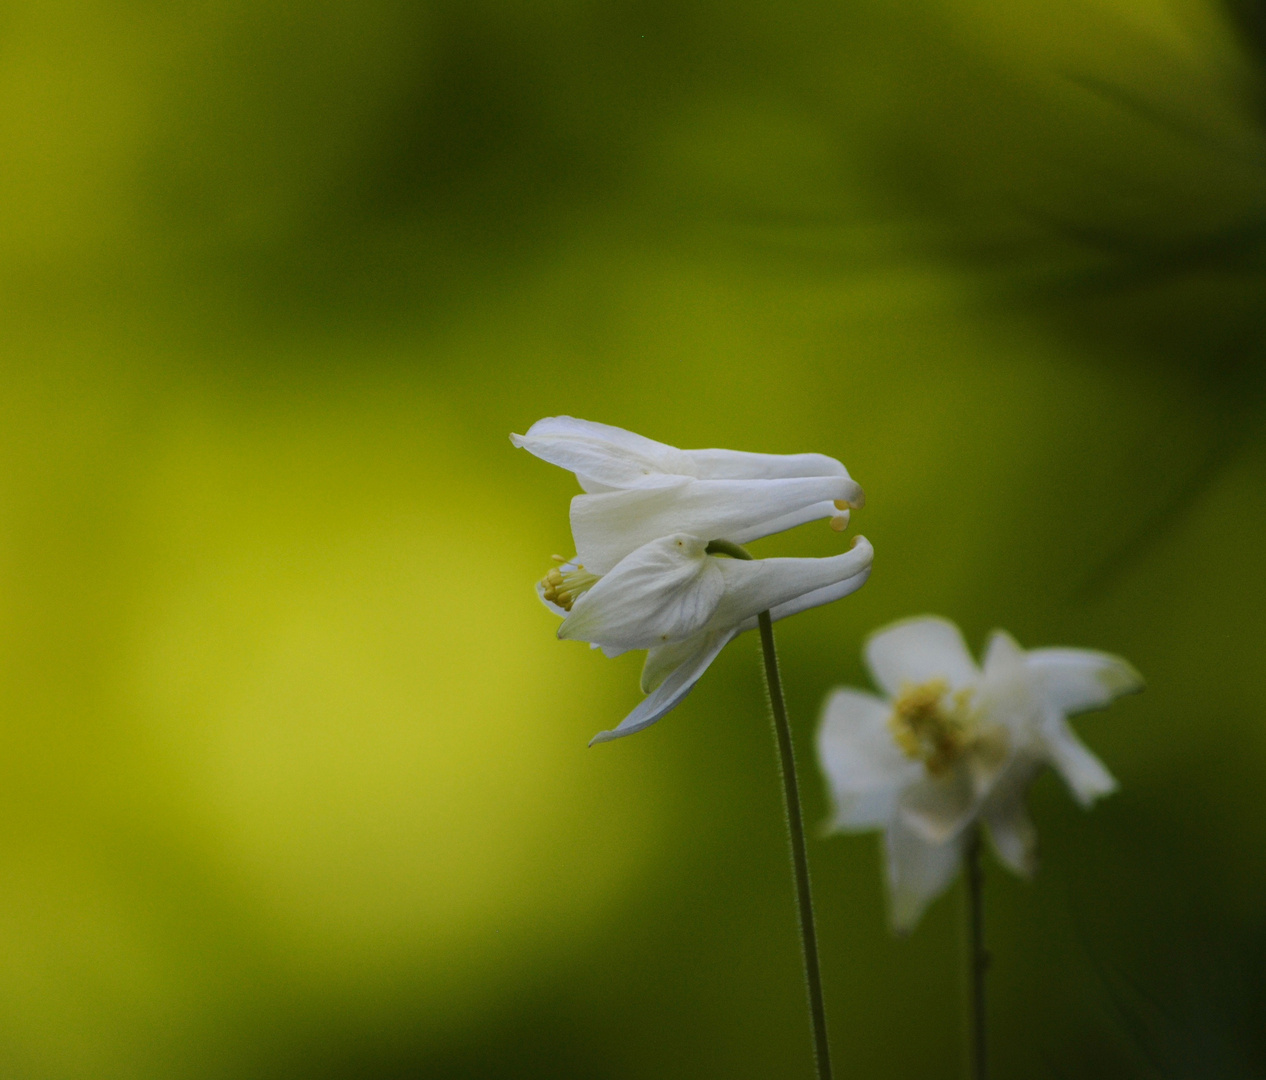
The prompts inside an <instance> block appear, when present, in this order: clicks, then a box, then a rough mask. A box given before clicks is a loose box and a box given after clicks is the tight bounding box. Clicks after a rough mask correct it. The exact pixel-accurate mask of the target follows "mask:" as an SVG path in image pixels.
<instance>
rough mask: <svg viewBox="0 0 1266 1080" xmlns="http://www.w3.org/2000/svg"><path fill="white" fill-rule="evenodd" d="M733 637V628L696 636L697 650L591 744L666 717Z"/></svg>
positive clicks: (631, 732)
mask: <svg viewBox="0 0 1266 1080" xmlns="http://www.w3.org/2000/svg"><path fill="white" fill-rule="evenodd" d="M733 636H734V631H733V630H729V631H714V632H711V633H707V634H701V635H700V636H699V637H698V638H697V639H696V642H697V647H696V649H695V650H694V651H693V652H691V653H689V654H688V655H687V656H686V657H684V658H683V659H682V661H681V663H680V664H679V665H678V666H677V667H676V668H675V669H673V670H672V671H671V672H670V673H669V674H668V675H667V677H666V678H664V679H663V681H661V682H660V684H659V686H657V687H656V688H655V690H654V692H653V693H651V694H650V695H649V696H647V697H646V698H645V699H644V700H643V701H642V703H641V704H640V705H638V707H637V708H636V709H634V710H633V711H632V712H631V713H629V715H628V716H626V717H625V718H624V719H623V720H622V721H620V723H619V725H618V726H617V727H615V728H614V729H612V730H611V731H600V732H598V734H597V735H595V736H594V737H593V738H592V739H590V740H589V745H590V746H593V744H594V743H600V742H610V741H611V740H612V739H620V738H623V737H624V736H625V735H632V734H634V733H636V732H638V731H642V730H643V729H645V728H648V727H650V726H651V725H652V724H653V723H655V722H656V721H657V720H662V719H663V718H664V716H665V715H667V714H668V713H669V712H671V711H672V710H673V709H675V708H676V707H677V706H678V705H680V704H681V703H682V701H683V700H685V697H686V695H687V694H689V693H690V691H691V690H693V689H694V685H695V683H696V682H698V681H699V678H700V676H701V675H703V673H704V672H705V671H707V670H708V665H709V664H711V663H712V661H713V660H715V659H716V657H717V654H718V653H719V652H720V651H721V650H722V649H724V648H725V646H726V645H727V644H728V643H729V641H730V639H731V638H732V637H733Z"/></svg>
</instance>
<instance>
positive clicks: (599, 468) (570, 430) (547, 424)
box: [510, 416, 693, 491]
mask: <svg viewBox="0 0 1266 1080" xmlns="http://www.w3.org/2000/svg"><path fill="white" fill-rule="evenodd" d="M510 441H511V442H512V443H514V445H515V446H521V447H522V448H523V449H525V450H527V451H528V452H529V453H531V454H535V455H536V456H537V457H539V458H541V459H542V460H543V461H548V462H549V463H550V464H552V465H558V466H560V467H561V468H564V469H567V470H569V471H571V472H574V473H575V474H576V479H578V480H579V481H580V485H581V487H583V488H584V489H585V490H586V491H593V490H610V489H612V488H617V489H618V488H626V487H637V486H640V485H643V484H648V483H651V484H654V483H659V482H662V481H663V479H664V478H665V474H668V475H669V476H672V475H678V474H681V473H682V470H683V469H685V470H691V469H693V465H692V464H691V462H690V459H689V458H687V457H686V456H685V455H683V454H682V452H681V451H680V450H678V449H676V447H672V446H667V445H665V444H664V443H659V442H655V440H653V439H647V438H644V437H643V436H641V435H636V434H634V433H633V432H631V431H625V430H624V429H623V428H618V427H611V426H610V425H609V424H596V423H594V422H593V421H591V420H577V419H575V418H574V417H571V416H549V417H546V418H545V419H544V420H538V421H537V422H536V423H535V424H533V425H532V426H531V427H530V428H528V432H527V434H526V435H511V436H510Z"/></svg>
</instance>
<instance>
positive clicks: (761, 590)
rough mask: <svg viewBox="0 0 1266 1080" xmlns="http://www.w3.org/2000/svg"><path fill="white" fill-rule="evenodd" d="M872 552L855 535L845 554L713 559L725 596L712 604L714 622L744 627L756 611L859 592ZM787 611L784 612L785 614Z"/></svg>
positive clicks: (756, 613) (868, 545) (867, 571)
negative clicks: (813, 597)
mask: <svg viewBox="0 0 1266 1080" xmlns="http://www.w3.org/2000/svg"><path fill="white" fill-rule="evenodd" d="M874 554H875V553H874V549H873V548H872V547H871V546H870V544H869V543H868V542H867V541H866V540H865V538H863V537H858V538H857V539H856V540H855V541H854V543H853V547H852V548H851V550H849V551H845V552H842V553H841V554H839V555H831V556H827V557H825V558H817V559H755V560H753V561H751V562H743V561H740V560H738V559H718V560H717V564H718V566H719V568H720V570H721V574H722V576H723V577H724V579H725V594H724V595H723V596H722V598H721V602H720V603H719V604H718V605H717V609H716V615H715V618H716V620H717V622H718V623H723V624H726V625H733V626H745V625H746V623H747V620H749V619H751V618H752V617H753V616H756V615H759V614H760V613H761V612H762V611H771V612H772V611H774V610H778V609H782V608H786V607H787V606H788V605H791V604H793V603H796V602H798V601H803V598H805V597H806V596H811V595H816V596H817V597H818V603H826V602H827V600H829V599H834V598H835V597H834V596H828V595H827V593H828V591H830V592H832V593H835V594H838V595H839V596H843V595H846V594H847V593H849V592H852V591H854V590H855V589H859V588H861V586H862V584H863V583H864V582H865V580H866V577H867V576H868V575H869V574H870V566H871V562H872V561H873V559H874ZM788 613H789V611H784V614H788Z"/></svg>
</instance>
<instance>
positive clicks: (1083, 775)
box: [1042, 712, 1117, 806]
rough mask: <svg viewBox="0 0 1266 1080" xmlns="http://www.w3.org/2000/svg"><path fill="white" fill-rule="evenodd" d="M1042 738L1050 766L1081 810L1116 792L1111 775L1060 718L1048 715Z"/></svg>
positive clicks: (1115, 785) (1061, 717) (1115, 784)
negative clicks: (1053, 767)
mask: <svg viewBox="0 0 1266 1080" xmlns="http://www.w3.org/2000/svg"><path fill="white" fill-rule="evenodd" d="M1042 735H1043V741H1044V743H1045V745H1046V752H1047V755H1048V756H1049V758H1050V762H1051V764H1052V765H1054V766H1055V769H1056V771H1057V772H1058V773H1059V774H1060V776H1062V777H1063V778H1064V783H1066V784H1067V785H1068V789H1069V790H1070V791H1071V792H1072V793H1073V798H1075V799H1076V800H1077V801H1078V802H1079V803H1081V805H1082V806H1089V805H1090V804H1091V803H1092V802H1094V801H1095V799H1098V798H1101V797H1102V796H1104V795H1111V794H1112V793H1113V792H1114V791H1116V789H1117V782H1116V780H1115V779H1113V777H1112V774H1111V773H1110V772H1108V770H1107V768H1106V767H1105V766H1104V764H1103V762H1102V761H1100V760H1099V759H1098V758H1097V757H1095V755H1094V754H1093V753H1092V752H1091V750H1090V748H1089V747H1088V746H1086V744H1085V743H1083V742H1082V741H1081V740H1080V739H1079V738H1077V736H1076V734H1075V733H1074V732H1073V729H1072V728H1071V727H1070V726H1069V724H1068V721H1067V720H1065V719H1064V717H1063V716H1062V715H1060V714H1059V713H1057V712H1051V713H1050V714H1048V716H1047V718H1046V722H1045V723H1044V725H1043V728H1042Z"/></svg>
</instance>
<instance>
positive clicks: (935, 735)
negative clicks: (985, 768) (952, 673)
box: [888, 679, 981, 776]
mask: <svg viewBox="0 0 1266 1080" xmlns="http://www.w3.org/2000/svg"><path fill="white" fill-rule="evenodd" d="M970 698H971V691H970V690H959V691H958V692H957V693H954V694H950V692H949V683H948V682H947V681H946V680H945V679H930V680H929V681H928V682H925V683H919V684H918V685H917V686H916V685H914V684H911V683H907V684H905V685H904V686H902V688H901V691H900V693H898V694H897V697H896V700H894V701H893V703H892V715H891V716H890V717H888V728H889V730H890V731H891V732H892V737H893V738H894V739H895V740H896V742H897V745H898V746H899V747H901V749H902V750H903V751H905V754H906V756H907V757H909V758H911V759H913V760H914V761H922V762H923V764H924V766H925V767H926V769H927V771H928V773H929V774H930V775H931V776H941V775H943V774H944V773H946V772H948V771H949V770H950V769H951V768H952V767H953V765H954V763H955V762H956V761H958V759H959V758H961V757H962V756H963V754H964V753H965V752H966V751H967V750H968V749H969V748H971V747H972V746H973V745H974V744H975V743H976V742H977V741H978V740H979V738H980V735H981V732H980V729H979V725H978V724H977V723H976V721H975V718H974V717H973V716H972V714H971V710H970V708H969V704H968V703H969V700H970Z"/></svg>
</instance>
